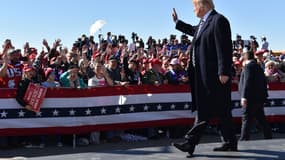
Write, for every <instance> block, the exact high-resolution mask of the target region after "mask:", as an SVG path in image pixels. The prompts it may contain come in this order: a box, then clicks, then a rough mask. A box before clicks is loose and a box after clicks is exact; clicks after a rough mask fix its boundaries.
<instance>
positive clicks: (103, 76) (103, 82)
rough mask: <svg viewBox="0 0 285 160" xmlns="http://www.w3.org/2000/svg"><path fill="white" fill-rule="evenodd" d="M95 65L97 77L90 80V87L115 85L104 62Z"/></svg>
mask: <svg viewBox="0 0 285 160" xmlns="http://www.w3.org/2000/svg"><path fill="white" fill-rule="evenodd" d="M93 65H94V73H95V75H94V76H93V77H92V78H90V79H89V80H88V87H99V86H100V87H102V86H113V85H114V83H113V81H112V79H111V78H110V76H109V74H108V72H107V70H106V68H105V66H104V65H103V64H102V62H94V64H93Z"/></svg>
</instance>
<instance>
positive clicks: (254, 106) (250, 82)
mask: <svg viewBox="0 0 285 160" xmlns="http://www.w3.org/2000/svg"><path fill="white" fill-rule="evenodd" d="M243 58H244V60H245V67H244V69H243V71H242V72H241V77H240V82H239V92H240V94H241V106H242V109H243V115H242V127H241V136H240V140H249V135H250V125H251V123H252V122H253V120H254V118H256V120H257V122H259V124H260V126H261V127H262V129H263V134H264V138H265V139H271V138H272V132H271V128H270V126H269V124H268V122H267V121H266V118H265V114H264V103H265V101H266V98H267V97H268V93H267V82H266V77H265V75H264V72H263V69H262V68H261V67H260V65H258V64H257V62H256V61H255V60H254V54H253V52H251V51H248V52H246V53H244V57H243Z"/></svg>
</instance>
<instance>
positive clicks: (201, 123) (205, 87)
mask: <svg viewBox="0 0 285 160" xmlns="http://www.w3.org/2000/svg"><path fill="white" fill-rule="evenodd" d="M193 5H194V12H195V14H196V16H197V17H199V18H200V19H201V20H200V23H199V25H197V26H192V25H190V24H186V23H184V22H182V21H180V20H179V19H178V16H177V13H176V11H175V9H174V10H173V14H172V17H173V20H174V22H175V23H176V29H178V30H180V31H182V32H184V33H186V34H189V35H190V36H193V40H192V46H191V52H190V57H191V60H190V64H189V68H188V71H189V77H190V86H191V94H192V107H193V111H197V115H196V120H195V124H194V126H193V128H192V129H190V131H189V132H188V133H187V134H186V136H185V139H186V140H185V141H184V142H182V143H174V144H173V145H174V146H175V147H176V148H178V149H179V150H181V151H183V152H188V153H189V154H190V156H192V154H193V152H194V149H195V146H196V145H197V144H198V143H199V140H200V137H201V134H202V132H203V131H204V129H205V127H206V125H207V122H208V121H209V120H210V119H211V118H213V117H218V118H219V120H220V123H221V134H222V139H223V141H224V142H223V144H222V146H221V147H218V148H214V151H237V141H236V137H235V132H234V128H233V122H232V114H231V107H230V105H231V66H232V40H231V29H230V24H229V21H228V20H227V19H226V18H225V17H224V16H223V15H221V14H219V13H217V12H216V11H215V9H214V8H215V6H214V3H213V1H212V0H193Z"/></svg>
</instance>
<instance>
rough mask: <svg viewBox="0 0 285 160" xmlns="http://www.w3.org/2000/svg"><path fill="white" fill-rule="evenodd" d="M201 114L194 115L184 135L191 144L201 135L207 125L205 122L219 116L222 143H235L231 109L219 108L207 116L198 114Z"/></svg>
mask: <svg viewBox="0 0 285 160" xmlns="http://www.w3.org/2000/svg"><path fill="white" fill-rule="evenodd" d="M199 115H203V114H199V113H198V114H197V116H196V117H195V124H194V126H193V127H192V128H191V129H190V130H189V131H188V133H187V134H186V135H185V138H186V140H188V141H189V143H191V144H195V145H197V144H198V143H199V141H200V138H201V137H202V134H203V132H204V130H205V128H206V126H207V122H208V121H209V120H210V119H211V118H214V117H217V118H219V121H220V126H221V138H222V141H223V142H224V143H230V144H233V145H236V143H237V140H236V136H235V129H234V123H233V121H232V113H231V109H230V108H228V109H221V110H220V111H218V112H216V113H215V114H213V115H211V114H209V115H208V116H199Z"/></svg>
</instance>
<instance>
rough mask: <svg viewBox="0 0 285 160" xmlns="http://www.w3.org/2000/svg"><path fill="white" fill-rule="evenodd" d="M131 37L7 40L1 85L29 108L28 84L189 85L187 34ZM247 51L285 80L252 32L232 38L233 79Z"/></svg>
mask: <svg viewBox="0 0 285 160" xmlns="http://www.w3.org/2000/svg"><path fill="white" fill-rule="evenodd" d="M131 37H132V38H131V39H132V40H131V42H130V43H129V41H128V40H127V39H126V37H125V36H122V35H119V36H116V35H112V33H111V32H108V33H107V34H106V38H104V36H103V35H99V41H98V42H95V40H94V37H93V36H90V37H87V36H86V35H82V36H81V37H80V38H78V39H77V40H76V41H75V42H74V43H73V45H72V48H70V49H69V48H66V47H63V45H62V44H61V40H60V39H57V40H55V42H53V44H52V45H49V43H48V42H47V41H46V40H45V39H43V41H42V45H43V48H42V50H38V49H36V48H34V47H31V46H30V45H29V43H28V42H27V43H26V44H25V45H24V48H23V50H21V49H16V48H15V47H14V46H13V43H12V41H11V40H9V39H7V40H5V42H4V44H3V46H2V47H3V50H2V52H1V53H0V57H1V58H0V89H1V88H16V89H18V92H17V98H16V99H17V101H18V102H19V104H20V105H22V106H23V107H25V108H26V109H28V110H31V106H30V105H29V104H27V103H26V102H24V101H23V96H24V92H25V89H23V86H25V87H24V88H26V87H27V83H29V82H33V83H39V84H41V85H42V86H45V87H48V88H50V87H66V88H87V87H101V86H126V85H144V84H148V85H156V86H159V85H163V84H173V85H179V84H188V83H189V75H188V72H187V67H188V63H189V58H190V57H189V53H190V49H191V40H190V39H188V37H187V36H186V35H182V36H181V38H180V39H179V38H177V37H176V36H175V35H170V37H169V38H165V39H163V40H155V39H153V38H152V37H151V36H150V37H149V38H148V40H147V42H146V43H144V41H143V40H142V38H140V37H139V36H138V35H137V34H136V33H132V36H131ZM245 50H251V51H253V52H254V53H255V56H256V60H257V62H258V64H260V65H261V66H262V68H263V69H264V73H265V75H266V77H267V78H268V82H269V83H281V82H285V55H282V54H281V55H278V56H275V55H273V54H272V52H271V51H270V50H269V43H268V42H267V41H266V37H262V45H261V47H259V44H258V42H257V41H256V37H254V36H250V40H248V41H246V40H242V37H241V36H240V35H237V38H236V40H234V41H233V53H232V54H233V66H232V82H233V83H238V82H239V77H240V73H241V71H242V68H243V60H242V57H243V56H242V55H243V53H244V51H245ZM22 79H24V81H23V80H22ZM21 87H22V90H21ZM94 134H95V133H94ZM113 134H114V133H113ZM115 134H116V133H115Z"/></svg>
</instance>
